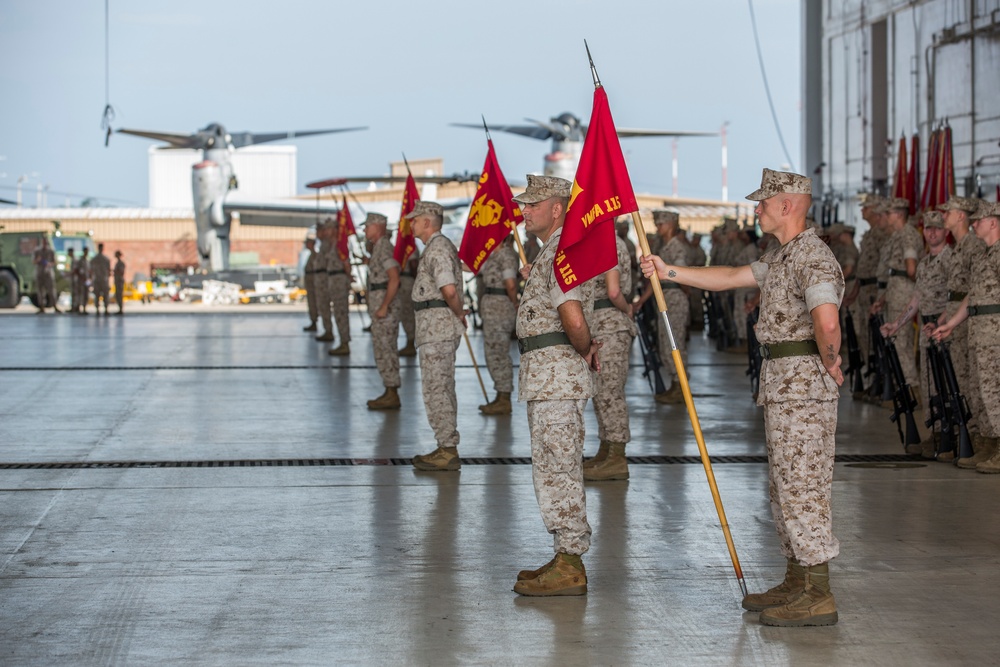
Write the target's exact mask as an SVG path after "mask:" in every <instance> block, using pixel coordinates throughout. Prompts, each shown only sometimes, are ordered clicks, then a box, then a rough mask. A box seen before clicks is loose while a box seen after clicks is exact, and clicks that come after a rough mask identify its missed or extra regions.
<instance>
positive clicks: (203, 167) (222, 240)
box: [191, 151, 232, 271]
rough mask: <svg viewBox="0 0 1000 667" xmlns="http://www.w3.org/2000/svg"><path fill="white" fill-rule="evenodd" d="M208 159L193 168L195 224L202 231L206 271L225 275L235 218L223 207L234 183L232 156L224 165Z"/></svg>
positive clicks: (200, 242)
mask: <svg viewBox="0 0 1000 667" xmlns="http://www.w3.org/2000/svg"><path fill="white" fill-rule="evenodd" d="M208 153H209V151H206V159H205V160H203V161H201V162H199V163H198V164H196V165H194V166H193V167H192V168H191V192H192V195H193V199H194V221H195V225H196V227H197V229H198V253H199V255H201V265H202V268H207V269H211V270H212V271H225V270H226V269H228V268H229V231H230V227H231V226H232V216H230V215H228V214H226V213H225V212H224V211H223V207H222V204H223V202H224V201H225V197H226V193H227V192H228V191H229V184H230V182H231V180H232V166H231V165H230V163H229V160H228V156H226V158H225V160H224V161H222V163H221V164H220V163H219V162H216V161H213V160H211V159H208V157H209V156H208V155H207V154H208Z"/></svg>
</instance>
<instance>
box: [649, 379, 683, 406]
mask: <svg viewBox="0 0 1000 667" xmlns="http://www.w3.org/2000/svg"><path fill="white" fill-rule="evenodd" d="M653 400H655V401H656V402H657V403H664V404H666V405H676V404H678V403H683V402H684V392H683V391H681V384H680V382H677V381H674V382H672V383H671V384H670V389H667V390H666V391H665V392H663V393H662V394H654V395H653Z"/></svg>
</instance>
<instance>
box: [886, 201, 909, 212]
mask: <svg viewBox="0 0 1000 667" xmlns="http://www.w3.org/2000/svg"><path fill="white" fill-rule="evenodd" d="M883 207H884V209H885V212H886V213H889V212H890V211H909V210H910V200H909V199H907V198H905V197H892V198H891V199H886V200H885V203H884V204H883Z"/></svg>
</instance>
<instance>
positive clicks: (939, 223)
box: [924, 211, 944, 229]
mask: <svg viewBox="0 0 1000 667" xmlns="http://www.w3.org/2000/svg"><path fill="white" fill-rule="evenodd" d="M928 227H937V228H938V229H944V215H943V214H942V213H941V211H925V212H924V229H926V228H928Z"/></svg>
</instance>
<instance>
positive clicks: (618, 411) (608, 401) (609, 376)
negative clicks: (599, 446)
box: [593, 331, 632, 442]
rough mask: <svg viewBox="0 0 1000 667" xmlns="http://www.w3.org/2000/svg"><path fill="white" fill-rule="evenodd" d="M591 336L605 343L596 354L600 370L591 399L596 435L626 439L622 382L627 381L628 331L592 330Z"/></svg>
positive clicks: (626, 415)
mask: <svg viewBox="0 0 1000 667" xmlns="http://www.w3.org/2000/svg"><path fill="white" fill-rule="evenodd" d="M594 337H595V338H597V339H598V340H600V341H601V342H602V343H604V346H603V347H602V348H601V351H600V352H599V353H598V358H599V359H600V360H601V372H600V373H597V393H596V394H594V399H593V401H594V413H595V414H596V415H597V435H598V437H599V438H600V439H601V440H607V441H608V442H628V441H630V440H631V439H632V433H631V431H630V430H629V425H628V405H627V404H626V403H625V381H626V380H628V356H629V352H630V351H631V350H632V335H631V334H630V333H629V332H627V331H615V332H612V333H606V334H602V333H595V334H594Z"/></svg>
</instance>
